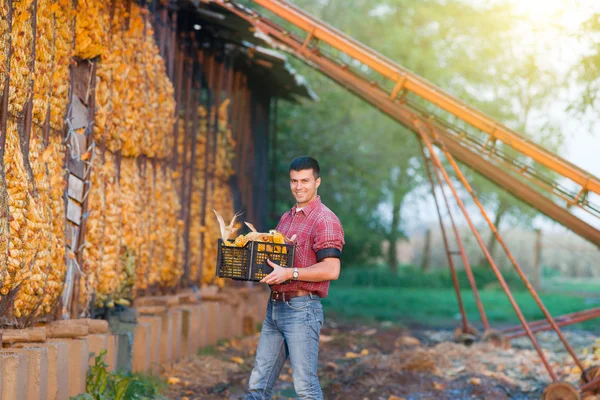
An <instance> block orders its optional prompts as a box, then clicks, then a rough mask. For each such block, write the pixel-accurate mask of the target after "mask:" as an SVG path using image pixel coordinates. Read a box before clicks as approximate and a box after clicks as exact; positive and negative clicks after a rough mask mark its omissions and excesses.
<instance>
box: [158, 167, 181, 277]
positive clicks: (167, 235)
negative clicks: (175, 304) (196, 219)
mask: <svg viewBox="0 0 600 400" xmlns="http://www.w3.org/2000/svg"><path fill="white" fill-rule="evenodd" d="M162 178H163V179H161V180H162V181H163V182H164V188H163V192H162V193H163V196H162V197H161V199H160V203H159V204H158V209H159V213H158V215H159V216H160V218H161V221H159V224H162V225H163V226H164V229H163V230H162V232H161V233H162V237H161V238H160V239H159V240H160V243H161V244H163V243H164V258H163V262H162V264H160V266H159V267H160V284H161V286H163V287H173V286H175V285H177V283H178V282H179V278H180V277H181V276H182V275H183V262H182V261H183V254H182V253H183V240H181V239H180V238H181V236H182V232H183V225H184V224H183V221H182V220H181V219H179V210H180V208H181V206H180V204H179V197H178V195H177V189H176V188H175V179H173V176H172V172H171V171H169V170H166V171H164V175H163V177H162Z"/></svg>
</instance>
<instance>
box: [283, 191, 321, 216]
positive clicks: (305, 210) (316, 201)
mask: <svg viewBox="0 0 600 400" xmlns="http://www.w3.org/2000/svg"><path fill="white" fill-rule="evenodd" d="M320 204H321V196H319V195H317V197H315V198H314V199H312V200H311V201H310V203H308V204H307V205H305V206H304V207H303V208H302V210H300V211H299V212H301V213H304V215H310V213H311V212H312V210H314V209H315V208H317V207H318V206H319V205H320ZM296 208H298V204H296V205H294V207H292V209H291V210H290V213H291V214H292V215H296Z"/></svg>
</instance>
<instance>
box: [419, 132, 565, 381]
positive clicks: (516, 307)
mask: <svg viewBox="0 0 600 400" xmlns="http://www.w3.org/2000/svg"><path fill="white" fill-rule="evenodd" d="M421 128H422V129H421V130H420V131H419V133H420V134H421V137H422V139H423V142H424V143H425V145H426V146H427V149H428V150H429V156H430V157H431V159H432V161H433V162H434V165H435V166H436V168H437V169H438V170H439V171H441V172H442V175H443V176H444V180H445V181H446V184H447V185H448V187H449V188H450V190H451V191H452V194H453V195H454V198H455V199H456V201H457V203H458V205H459V206H460V208H461V210H462V212H463V215H464V216H465V219H466V220H467V223H468V224H469V227H470V228H471V231H472V232H473V234H474V235H475V238H476V239H477V242H478V243H479V246H480V247H481V250H482V251H483V253H484V254H485V256H486V258H487V259H488V261H489V263H490V266H491V267H492V269H493V270H494V273H495V274H496V278H497V279H498V281H499V282H500V285H501V286H502V289H504V292H505V293H506V296H507V297H508V300H509V301H510V304H511V305H512V307H513V309H514V310H515V312H516V313H517V316H518V317H519V320H520V321H521V323H522V324H523V327H524V328H525V330H526V331H527V336H529V339H531V343H532V344H533V346H534V347H535V350H536V351H537V353H538V355H539V357H540V359H541V360H542V363H543V364H544V367H546V370H547V371H548V374H549V375H550V377H551V378H552V380H553V381H556V380H557V379H558V377H557V376H556V373H555V372H554V369H553V368H552V366H550V363H548V360H547V359H546V356H545V355H544V353H543V352H542V349H541V348H540V345H539V344H538V342H537V340H536V338H535V336H533V333H532V332H531V330H530V329H529V327H528V326H527V321H526V320H525V316H524V315H523V313H522V312H521V308H520V307H519V305H518V304H517V302H516V300H515V299H514V297H513V295H512V293H511V291H510V289H509V288H508V285H507V284H506V281H505V280H504V277H503V276H502V273H501V272H500V269H498V267H497V266H496V263H495V262H494V260H493V259H492V256H491V255H490V253H489V251H488V249H487V248H486V247H485V244H484V243H483V239H482V238H481V235H480V234H479V232H478V231H477V228H475V225H474V224H473V221H471V218H470V217H469V213H468V212H467V210H466V208H465V205H464V204H463V202H462V200H461V199H460V196H459V195H458V192H457V191H456V189H455V188H454V185H453V184H452V180H451V179H450V177H449V176H448V174H447V173H446V170H444V168H443V165H442V162H441V161H440V159H439V158H438V156H437V154H435V151H434V150H433V146H432V144H431V142H430V141H429V138H428V137H427V133H426V132H425V129H424V128H425V127H424V126H422V127H421Z"/></svg>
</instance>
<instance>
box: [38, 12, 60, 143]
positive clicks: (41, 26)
mask: <svg viewBox="0 0 600 400" xmlns="http://www.w3.org/2000/svg"><path fill="white" fill-rule="evenodd" d="M52 3H53V0H38V2H37V13H36V18H37V21H36V41H35V50H36V52H35V80H34V83H33V123H34V124H38V125H42V124H44V123H45V121H46V114H47V112H48V106H49V104H50V96H51V94H52V93H51V91H52V71H53V70H54V56H55V54H54V53H55V49H56V46H55V43H54V42H55V39H54V32H55V29H56V26H55V23H54V21H55V20H54V13H53V12H52ZM33 133H34V134H37V135H39V136H32V137H33V138H35V137H38V138H40V139H39V140H40V141H41V137H42V130H34V131H33Z"/></svg>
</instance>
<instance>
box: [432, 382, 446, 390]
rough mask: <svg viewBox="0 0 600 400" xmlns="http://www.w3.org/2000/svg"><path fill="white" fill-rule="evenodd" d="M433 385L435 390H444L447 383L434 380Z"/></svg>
mask: <svg viewBox="0 0 600 400" xmlns="http://www.w3.org/2000/svg"><path fill="white" fill-rule="evenodd" d="M433 387H434V389H435V390H444V389H445V388H446V384H445V383H439V382H433Z"/></svg>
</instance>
